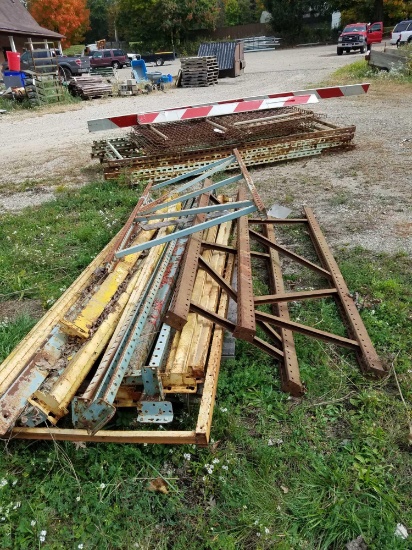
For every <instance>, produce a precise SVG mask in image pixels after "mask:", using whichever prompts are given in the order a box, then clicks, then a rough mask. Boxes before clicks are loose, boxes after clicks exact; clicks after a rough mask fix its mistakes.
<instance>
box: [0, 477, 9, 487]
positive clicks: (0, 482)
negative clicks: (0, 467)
mask: <svg viewBox="0 0 412 550" xmlns="http://www.w3.org/2000/svg"><path fill="white" fill-rule="evenodd" d="M7 483H8V481H7V479H4V477H3V479H2V480H1V481H0V487H4V486H5V485H7Z"/></svg>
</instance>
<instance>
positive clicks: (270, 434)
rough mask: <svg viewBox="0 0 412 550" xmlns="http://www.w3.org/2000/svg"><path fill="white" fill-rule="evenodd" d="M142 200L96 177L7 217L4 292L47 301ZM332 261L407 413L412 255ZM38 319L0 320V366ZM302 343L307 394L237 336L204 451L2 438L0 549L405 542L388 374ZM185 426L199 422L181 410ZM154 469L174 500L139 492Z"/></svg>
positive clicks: (403, 472)
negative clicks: (287, 390)
mask: <svg viewBox="0 0 412 550" xmlns="http://www.w3.org/2000/svg"><path fill="white" fill-rule="evenodd" d="M136 199H137V194H136V191H132V190H130V189H128V188H126V187H124V186H119V185H117V184H116V183H115V182H105V183H99V184H98V185H96V184H93V185H89V186H87V187H85V188H83V189H81V190H80V191H79V190H77V191H71V192H64V191H63V192H62V193H60V194H59V197H58V198H57V200H56V201H55V202H53V203H50V204H46V205H43V206H41V207H39V208H36V209H31V210H25V211H23V212H22V213H21V214H19V215H6V216H5V217H4V218H3V219H2V225H1V236H0V266H1V267H0V288H1V294H2V298H0V300H1V299H11V298H12V297H13V296H14V297H15V298H16V299H17V298H25V297H33V298H41V299H42V300H43V302H44V303H45V304H47V302H48V301H49V300H54V299H56V298H57V297H58V295H59V294H60V293H61V292H62V290H61V289H62V288H63V287H65V286H67V285H69V284H70V283H71V282H72V281H73V280H74V279H75V277H76V276H77V275H78V274H79V273H80V272H81V271H82V270H83V268H84V267H85V266H86V265H87V264H88V263H89V262H90V259H91V257H92V256H94V255H95V254H96V252H97V251H98V250H100V249H101V248H102V247H103V246H104V244H105V243H106V242H107V241H108V240H109V239H110V238H111V237H112V236H113V235H114V233H115V232H116V231H117V230H118V229H119V228H120V227H121V225H122V224H123V223H124V221H125V220H126V218H127V216H128V214H129V212H130V210H131V208H132V206H133V205H134V204H135V202H136ZM285 235H286V236H287V233H285ZM289 236H290V238H292V236H294V235H292V234H290V235H289ZM299 247H304V242H303V241H302V242H299ZM337 259H338V261H339V264H340V266H341V269H342V272H343V274H344V276H345V278H346V281H347V283H348V286H349V288H350V290H351V292H355V291H356V292H358V295H357V302H358V303H359V304H360V306H361V307H362V309H361V314H362V317H363V319H364V322H365V324H366V326H367V329H368V331H369V333H370V335H371V338H372V340H373V341H374V343H375V345H376V347H377V351H378V353H379V354H380V355H381V357H382V358H383V360H384V362H385V363H386V364H387V365H388V366H389V365H391V364H392V363H393V364H394V365H395V368H396V372H397V375H398V378H399V383H400V386H401V388H402V391H403V395H404V398H405V399H406V402H407V404H408V407H409V412H410V403H411V400H412V390H411V388H412V384H411V372H410V371H411V370H412V364H411V356H410V353H411V352H410V321H411V318H410V315H411V311H412V308H411V305H412V281H411V276H410V273H411V267H412V265H411V264H412V262H411V259H410V258H409V257H407V256H406V255H403V254H398V255H395V256H389V255H384V254H372V253H369V252H367V251H365V250H363V249H361V248H354V249H343V250H341V251H339V252H338V253H337ZM302 273H303V272H302ZM300 276H301V274H300V273H298V274H297V275H296V276H295V277H294V279H295V280H294V282H296V280H298V279H299V277H300ZM302 276H303V275H302ZM290 280H291V279H290ZM257 285H258V286H259V289H260V290H262V291H264V290H265V288H264V282H262V281H257ZM0 307H1V302H0ZM291 309H292V311H291V314H292V317H293V318H295V319H296V318H299V319H300V320H301V321H302V322H307V323H316V326H317V327H318V328H322V329H325V330H331V331H336V332H338V333H343V326H342V324H341V322H340V320H339V317H338V315H337V313H336V310H335V308H334V306H333V303H332V301H331V300H320V301H311V302H308V303H307V304H305V305H302V306H297V305H294V306H293V307H292V308H291ZM32 325H33V320H31V319H28V318H27V317H26V318H19V319H17V320H16V321H14V322H11V323H10V322H5V323H4V322H3V323H2V324H1V325H0V342H1V344H0V361H1V360H2V359H4V357H5V356H7V354H8V353H9V352H10V350H11V349H12V348H13V346H14V345H15V344H17V342H18V341H19V340H20V339H21V338H22V337H23V336H24V335H25V334H26V333H27V332H28V331H29V330H30V328H31V326H32ZM296 342H297V352H298V356H299V362H300V368H301V375H302V379H303V380H304V382H305V384H306V386H307V390H308V391H307V393H306V396H305V397H304V398H303V399H301V400H300V399H299V400H296V399H290V398H289V397H288V396H287V395H286V394H283V393H282V392H281V391H280V383H279V377H278V373H277V368H276V365H274V364H273V361H272V360H271V359H270V358H269V357H268V356H266V355H264V354H263V353H262V352H260V351H259V350H256V349H255V348H251V347H250V346H249V345H248V344H246V343H242V342H240V343H239V345H238V346H237V357H236V360H234V361H230V362H228V363H225V364H224V366H223V368H222V371H221V375H220V378H219V389H218V396H217V405H216V408H215V414H214V422H213V430H212V437H213V444H212V446H211V447H209V448H208V449H195V448H193V447H192V446H184V447H173V446H142V445H140V446H137V445H135V446H133V445H115V444H107V445H104V444H88V445H87V446H85V447H83V446H76V445H74V444H72V443H68V442H67V443H57V442H55V443H48V442H27V441H26V442H25V441H11V442H8V443H5V444H4V447H3V452H2V455H1V460H0V548H2V549H16V550H20V549H30V550H31V549H33V548H45V549H48V550H54V549H56V550H57V549H60V548H64V549H76V548H82V546H81V545H83V548H84V549H92V548H93V549H96V550H101V549H124V550H130V549H133V548H141V549H147V550H152V549H162V550H163V549H164V550H169V549H172V548H173V549H176V550H180V549H185V550H186V549H187V548H190V549H199V550H200V549H205V550H215V549H216V550H237V549H259V550H260V549H269V548H275V549H280V550H298V549H303V550H320V549H322V550H326V549H335V550H343V549H344V548H345V545H346V543H347V542H349V541H351V540H353V539H355V538H356V537H358V536H359V535H362V536H363V537H364V539H365V541H366V543H367V545H368V548H369V549H371V550H397V549H399V550H401V549H405V550H406V549H407V548H410V543H409V541H408V540H406V541H404V540H401V539H398V538H396V537H395V536H394V531H395V528H396V524H397V523H402V524H404V525H405V526H407V527H409V528H411V527H412V525H411V517H412V499H411V494H412V482H411V469H412V461H411V452H410V451H411V447H410V446H409V445H408V439H407V436H408V413H407V411H406V409H405V407H404V405H403V404H402V402H401V399H400V397H399V392H398V390H397V387H396V385H395V382H394V379H393V377H389V378H388V379H385V380H375V379H369V378H367V377H364V376H363V375H362V374H361V373H360V371H359V368H358V367H357V365H356V362H355V360H354V358H353V356H352V354H351V353H350V352H348V351H342V350H338V349H336V348H334V347H333V346H330V345H328V344H325V343H321V342H317V341H313V340H310V339H308V338H305V337H303V336H298V337H297V338H296ZM181 420H182V424H180V426H181V427H186V426H187V427H189V426H193V423H194V419H193V417H192V416H191V415H189V416H182V417H181ZM119 422H123V423H126V422H127V415H125V416H124V417H121V418H120V419H119ZM189 455H190V456H189ZM212 466H213V467H212ZM157 477H163V478H164V479H165V480H166V482H167V488H168V491H169V492H168V494H160V493H156V492H151V491H149V490H148V484H149V482H150V480H151V479H153V478H157ZM42 531H46V534H45V535H44V534H43V535H42V534H41V533H42ZM40 537H44V539H45V540H44V542H41V541H40ZM79 545H80V546H79Z"/></svg>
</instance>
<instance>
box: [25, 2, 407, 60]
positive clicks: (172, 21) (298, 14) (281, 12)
mask: <svg viewBox="0 0 412 550" xmlns="http://www.w3.org/2000/svg"><path fill="white" fill-rule="evenodd" d="M27 5H28V9H29V11H30V13H31V14H32V15H33V16H34V18H35V19H36V20H37V21H38V23H39V24H40V25H42V26H44V27H46V28H48V29H50V30H54V31H57V32H60V33H61V34H64V35H65V36H66V40H65V46H69V45H70V44H76V43H77V44H79V43H83V42H87V43H93V42H95V41H96V40H99V39H102V38H106V39H109V40H122V41H127V42H133V43H135V45H136V47H137V48H140V49H149V48H156V47H170V46H174V47H177V48H178V46H179V44H180V43H181V42H182V41H184V40H187V39H190V38H193V36H195V35H196V32H201V31H205V30H210V29H216V28H218V27H222V26H232V25H242V24H246V23H255V22H258V21H259V20H260V16H261V13H262V11H263V10H266V11H267V12H269V14H270V15H271V16H272V19H271V22H270V26H271V27H272V30H273V32H276V33H285V34H293V33H295V34H298V33H299V32H301V30H302V28H303V26H304V25H305V18H306V19H307V18H308V16H311V15H312V16H316V17H317V18H319V20H322V18H323V20H327V19H328V17H329V16H330V14H331V13H332V12H333V11H341V13H342V23H343V24H344V23H346V22H354V21H363V22H372V21H382V20H383V21H384V24H385V25H391V24H393V23H396V22H397V21H400V20H402V19H405V18H408V17H410V16H411V14H412V0H330V1H327V0H326V1H324V0H64V2H62V1H61V0H28V2H27Z"/></svg>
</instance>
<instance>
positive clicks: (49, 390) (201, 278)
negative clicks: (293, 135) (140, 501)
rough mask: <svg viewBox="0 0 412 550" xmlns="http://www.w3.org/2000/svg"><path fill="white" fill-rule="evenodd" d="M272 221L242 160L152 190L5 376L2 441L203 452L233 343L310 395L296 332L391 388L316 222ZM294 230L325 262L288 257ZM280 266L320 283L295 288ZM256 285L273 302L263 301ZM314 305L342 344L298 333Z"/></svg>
mask: <svg viewBox="0 0 412 550" xmlns="http://www.w3.org/2000/svg"><path fill="white" fill-rule="evenodd" d="M233 165H236V171H235V172H234V173H233V174H231V175H225V173H224V172H225V171H226V170H227V168H228V167H229V166H233ZM215 176H219V177H215ZM234 185H236V186H237V188H235V189H234ZM161 190H163V191H164V190H166V192H164V193H163V194H161V195H160V196H159V191H161ZM225 191H227V192H228V193H229V192H230V195H227V194H226V195H225V194H224V192H225ZM271 212H272V211H271V210H269V211H267V209H266V208H265V205H264V204H263V203H262V200H261V198H260V196H259V194H258V192H257V189H256V187H255V185H254V183H253V181H252V179H251V177H250V174H249V173H248V171H247V168H246V166H245V163H244V161H243V159H242V157H241V155H240V153H239V152H238V151H237V150H236V149H234V151H233V152H232V154H231V155H230V156H229V157H227V158H225V159H223V160H219V161H214V162H213V163H210V164H209V165H208V167H207V168H201V169H196V170H194V171H191V172H189V173H186V174H183V175H179V176H177V177H176V178H173V179H171V180H169V181H167V182H163V183H159V184H157V185H152V184H149V185H148V186H147V187H146V189H145V191H144V193H143V194H142V196H141V197H140V199H139V201H138V203H137V205H136V207H135V208H134V210H133V212H132V213H131V215H130V217H129V220H128V221H127V223H126V225H125V226H124V227H123V229H122V230H121V231H120V232H119V234H118V235H117V236H116V237H115V238H114V239H113V240H112V241H111V242H110V243H109V244H108V245H107V246H106V248H105V249H104V250H103V251H102V252H101V253H100V254H99V255H98V256H97V257H96V258H95V259H94V260H93V261H92V263H91V264H90V265H89V267H88V268H87V269H86V270H85V271H84V273H82V275H81V276H80V277H79V278H78V279H77V281H75V282H74V283H73V284H72V286H71V287H70V288H69V289H68V290H67V291H66V292H65V293H64V294H63V295H62V296H61V298H60V299H59V300H58V302H56V304H55V305H54V306H53V307H52V308H51V309H50V310H49V311H48V313H47V314H46V315H45V316H44V318H43V319H42V320H41V321H40V322H39V323H38V324H37V325H36V327H34V329H33V330H32V331H31V332H30V333H29V335H28V336H27V337H26V338H25V339H24V340H23V341H22V342H21V343H20V344H19V346H17V348H16V349H15V350H14V351H13V352H12V353H11V355H10V356H9V357H8V358H7V359H6V360H5V361H4V363H3V364H2V365H1V366H0V433H1V434H2V436H3V437H6V438H8V437H17V438H30V439H61V440H72V441H96V442H97V441H113V442H134V443H139V442H146V443H193V444H198V445H206V444H207V443H208V441H209V435H210V430H211V426H212V415H213V407H214V401H215V394H216V388H217V381H218V375H219V370H220V368H221V354H222V343H223V339H224V334H225V331H226V332H228V333H231V334H232V335H233V336H234V337H235V338H239V339H243V340H245V341H247V342H249V343H250V344H252V345H254V346H256V347H257V348H259V349H260V350H263V351H264V352H265V353H267V354H269V355H270V356H271V357H273V359H274V361H275V364H276V365H277V366H278V368H279V372H280V378H281V385H282V389H283V390H284V391H287V392H290V393H291V394H292V395H301V394H302V393H303V392H304V386H303V383H302V381H301V379H300V373H299V366H298V361H297V357H296V352H295V346H294V340H293V333H294V332H298V333H302V334H305V335H307V336H310V337H314V338H317V339H321V340H324V341H327V342H330V343H332V344H337V345H339V346H344V347H346V348H349V349H351V350H353V351H354V352H355V354H356V356H357V358H358V360H359V364H360V366H361V368H362V369H363V370H364V371H366V372H371V373H374V374H377V375H382V374H383V373H384V371H383V368H382V365H381V363H380V361H379V358H378V357H377V355H376V352H375V350H374V348H373V346H372V343H371V341H370V339H369V336H368V334H367V332H366V330H365V327H364V325H363V323H362V320H361V318H360V316H359V314H358V311H357V309H356V306H355V304H354V302H353V300H352V298H351V297H350V294H349V291H348V289H347V287H346V284H345V282H344V280H343V277H342V275H341V273H340V271H339V268H338V266H337V264H336V262H335V261H334V259H333V257H332V254H331V252H330V250H329V248H328V246H327V243H326V241H325V239H324V237H323V235H322V233H321V231H320V228H319V226H318V224H317V222H316V220H315V217H314V215H313V213H312V212H311V210H310V209H305V215H304V217H302V218H297V219H296V218H295V219H289V218H287V217H286V218H276V217H273V216H272V215H271ZM250 214H255V215H257V216H258V217H256V218H248V216H249V215H250ZM285 226H286V227H290V226H293V227H295V228H296V227H301V228H302V229H303V231H304V232H308V233H309V235H310V237H311V239H312V241H313V245H314V251H315V252H316V253H317V255H318V260H317V261H315V262H314V261H313V258H312V259H310V260H309V259H307V258H306V257H304V256H302V255H299V254H297V253H296V252H294V251H293V250H292V249H291V248H288V247H287V246H285V245H283V244H282V245H281V244H279V241H278V238H277V232H278V231H279V230H280V228H282V227H285ZM275 228H276V231H275ZM251 241H254V242H255V243H256V246H253V245H252V244H251ZM284 259H286V261H287V262H293V263H294V264H295V265H297V266H303V267H304V268H305V269H306V270H309V271H310V273H311V274H312V275H313V276H316V278H317V283H314V278H313V276H311V277H310V285H309V284H308V285H307V288H304V287H303V283H302V284H301V288H300V290H299V291H296V290H294V289H291V288H288V287H287V285H286V283H285V281H284V278H283V273H282V265H283V261H284ZM256 272H257V273H258V274H259V275H258V276H259V278H260V279H261V281H264V282H265V284H266V285H267V288H268V293H267V294H265V295H259V296H257V295H256V294H255V291H254V288H253V278H254V274H255V273H256ZM302 280H303V278H302ZM309 286H310V288H309ZM313 299H321V300H335V301H336V304H337V309H338V311H340V313H341V315H342V319H343V324H344V326H346V330H347V334H346V336H342V335H336V334H331V333H329V332H325V331H322V330H320V329H319V328H315V327H310V326H307V325H304V324H302V323H300V322H294V321H291V319H290V316H289V311H288V306H287V304H288V302H295V303H296V302H297V301H305V300H313ZM229 302H231V303H232V310H234V311H235V315H234V319H232V318H230V316H228V313H227V312H228V305H229ZM268 304H269V305H270V306H271V308H272V309H271V312H270V313H269V312H268V311H267V307H268V306H267V305H268ZM190 395H194V396H197V397H196V401H195V402H193V404H192V410H193V409H197V413H198V417H197V421H195V426H194V427H193V428H191V429H187V430H182V429H181V425H180V423H179V421H178V420H179V419H178V418H176V416H177V417H178V415H179V412H178V411H179V408H181V405H182V399H183V398H188V397H189V396H190ZM124 409H129V410H132V411H133V422H132V427H131V428H129V429H127V430H124V429H122V428H121V427H119V423H117V422H116V419H117V416H118V413H119V411H122V410H124ZM142 425H145V429H144V430H143V429H139V427H141V426H142ZM159 425H161V426H159ZM168 427H170V428H171V429H165V428H168Z"/></svg>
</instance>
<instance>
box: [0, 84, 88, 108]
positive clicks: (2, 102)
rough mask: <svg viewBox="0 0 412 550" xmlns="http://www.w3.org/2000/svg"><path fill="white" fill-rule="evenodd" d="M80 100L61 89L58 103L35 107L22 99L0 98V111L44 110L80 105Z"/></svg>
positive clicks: (35, 105) (65, 89) (53, 102)
mask: <svg viewBox="0 0 412 550" xmlns="http://www.w3.org/2000/svg"><path fill="white" fill-rule="evenodd" d="M80 102H81V98H79V97H73V96H72V95H71V94H70V92H69V91H68V90H67V88H66V87H63V90H62V96H61V100H60V101H58V102H55V101H52V100H51V101H50V102H47V103H42V104H41V105H37V104H34V103H31V102H30V101H29V100H28V99H27V98H23V99H9V98H7V97H0V109H5V110H6V111H24V110H27V109H37V110H39V109H44V108H45V107H48V106H50V105H71V104H73V103H80Z"/></svg>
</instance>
